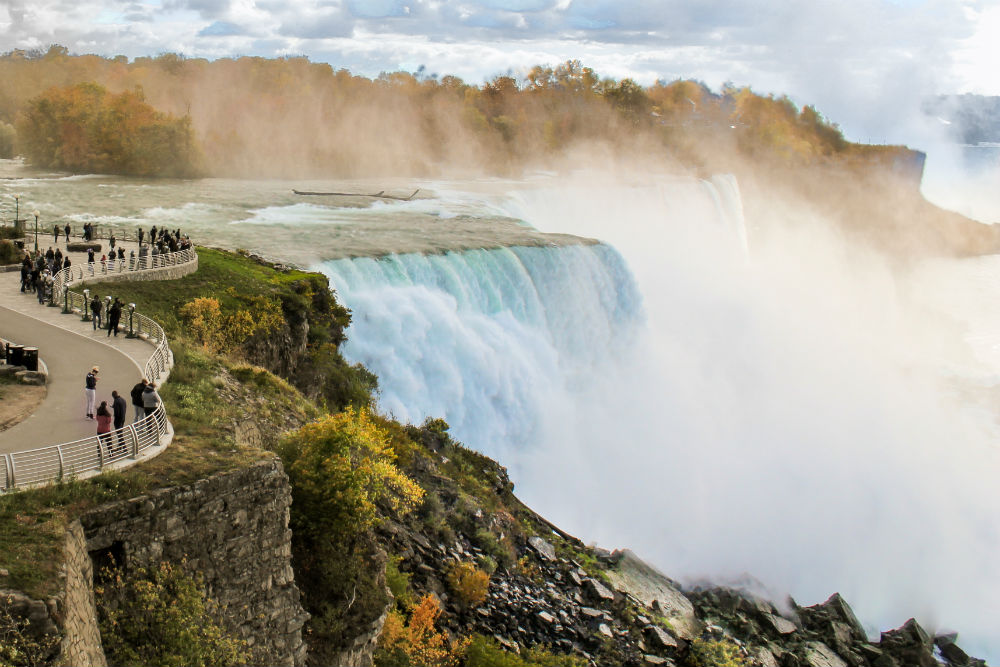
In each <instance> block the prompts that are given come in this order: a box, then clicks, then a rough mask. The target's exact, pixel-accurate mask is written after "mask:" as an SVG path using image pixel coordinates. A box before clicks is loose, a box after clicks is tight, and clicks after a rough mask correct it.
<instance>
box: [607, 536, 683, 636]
mask: <svg viewBox="0 0 1000 667" xmlns="http://www.w3.org/2000/svg"><path fill="white" fill-rule="evenodd" d="M615 558H616V560H617V567H616V568H615V569H614V570H611V571H609V572H608V580H609V581H610V582H611V584H612V586H614V587H615V588H618V589H620V590H623V591H626V592H627V593H628V594H629V595H631V596H633V597H635V598H637V599H638V600H641V601H642V603H643V604H644V605H645V606H647V607H650V608H652V609H653V610H654V611H656V612H657V613H659V614H661V615H662V616H663V617H664V618H666V619H667V620H668V621H670V625H671V627H672V628H673V630H674V633H675V634H676V635H677V636H678V637H680V638H681V639H684V640H687V641H692V640H694V639H696V638H697V637H698V636H699V635H700V634H701V625H702V624H701V621H699V620H698V618H697V616H696V615H695V611H694V605H693V604H691V601H690V600H689V599H688V598H687V596H685V595H684V594H683V593H682V592H681V590H680V587H679V586H678V585H677V584H676V583H675V582H674V581H673V580H672V579H670V578H669V577H667V576H666V575H664V574H663V573H661V572H660V571H659V570H657V569H656V568H654V567H652V566H651V565H649V564H647V563H646V562H644V561H642V560H641V559H640V558H639V557H638V556H636V555H635V554H634V553H632V552H631V551H628V550H624V551H619V552H615Z"/></svg>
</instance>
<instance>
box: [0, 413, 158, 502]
mask: <svg viewBox="0 0 1000 667" xmlns="http://www.w3.org/2000/svg"><path fill="white" fill-rule="evenodd" d="M166 432H167V413H166V411H165V410H164V409H163V403H160V404H159V405H158V406H157V407H156V410H154V411H153V412H152V414H148V415H146V416H145V417H143V418H142V419H141V420H139V421H137V422H134V423H132V424H127V425H126V426H123V427H122V428H120V429H117V430H114V431H111V432H110V433H104V434H102V435H92V436H90V437H87V438H82V439H80V440H74V441H73V442H65V443H62V444H60V445H50V446H48V447H39V448H38V449H32V450H28V451H24V452H14V453H13V454H3V455H2V456H3V465H2V466H0V489H3V490H5V491H10V490H12V489H15V488H23V487H27V486H34V485H37V484H43V483H46V482H56V481H67V480H70V479H73V478H75V477H78V476H81V475H84V474H86V473H90V472H97V471H101V470H104V469H105V468H106V467H108V466H110V465H112V464H113V463H116V462H118V461H122V460H125V459H132V460H135V459H138V458H139V456H140V455H141V454H142V453H143V452H144V451H145V450H147V449H149V448H150V447H155V446H157V445H159V444H160V436H161V435H163V434H164V433H166Z"/></svg>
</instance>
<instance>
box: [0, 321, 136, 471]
mask: <svg viewBox="0 0 1000 667" xmlns="http://www.w3.org/2000/svg"><path fill="white" fill-rule="evenodd" d="M36 306H37V302H36ZM39 307H40V306H39ZM63 317H66V318H67V319H70V318H72V319H74V320H76V321H77V322H79V323H80V324H81V325H86V326H87V328H88V329H90V327H91V325H90V323H88V322H82V321H80V318H79V317H78V316H71V315H64V316H63ZM104 333H105V334H106V332H104ZM121 335H122V334H119V336H121ZM0 337H3V338H6V339H8V340H14V341H17V342H18V343H23V344H27V345H32V346H34V347H37V348H38V349H39V354H41V355H42V358H43V360H44V361H45V364H46V366H48V370H49V380H48V395H47V396H46V397H45V400H43V401H42V404H41V405H40V406H38V408H37V409H36V410H35V412H34V413H33V414H32V415H31V416H30V417H28V418H27V419H25V420H24V421H22V422H21V423H19V424H17V425H15V426H13V427H11V428H9V429H7V430H6V431H2V432H0V453H9V452H15V451H21V450H24V449H33V448H35V447H43V446H45V445H51V444H53V443H57V442H69V441H71V440H78V439H80V438H85V437H87V436H89V435H94V434H95V433H97V422H96V421H94V420H91V419H86V418H85V416H84V413H85V408H86V401H85V398H84V393H83V387H84V378H85V376H86V375H87V371H89V370H90V368H91V367H92V366H99V367H100V369H101V370H100V372H99V373H98V374H97V376H98V382H97V404H98V405H100V404H101V401H108V406H109V407H110V405H111V400H112V399H111V391H112V390H113V389H117V390H118V393H119V394H121V395H122V396H124V397H125V400H126V401H127V402H128V404H129V411H128V412H129V414H128V415H127V421H131V420H132V414H131V413H132V406H131V403H132V400H131V398H129V392H130V391H131V389H132V386H133V385H134V384H135V383H136V382H138V381H139V378H140V377H141V375H142V369H141V368H140V367H139V366H138V364H136V363H135V361H133V360H132V359H131V358H130V357H129V356H128V355H126V354H125V353H124V352H122V351H121V350H119V349H117V348H115V347H114V346H113V345H109V344H107V343H104V342H103V341H101V340H99V339H96V336H95V337H91V336H87V335H86V334H82V333H76V332H72V331H68V330H66V329H63V328H60V327H56V326H53V325H51V324H48V323H46V322H43V321H41V320H38V319H35V318H33V317H30V316H28V315H24V314H21V313H17V312H14V311H12V310H10V309H8V308H2V307H0ZM147 347H148V345H147Z"/></svg>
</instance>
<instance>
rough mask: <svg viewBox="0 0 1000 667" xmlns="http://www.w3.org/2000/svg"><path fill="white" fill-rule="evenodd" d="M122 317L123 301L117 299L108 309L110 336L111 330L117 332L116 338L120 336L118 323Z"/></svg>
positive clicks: (109, 334)
mask: <svg viewBox="0 0 1000 667" xmlns="http://www.w3.org/2000/svg"><path fill="white" fill-rule="evenodd" d="M121 319H122V302H121V301H120V300H119V299H115V302H114V303H113V304H111V307H110V308H109V309H108V336H109V337H110V336H111V332H112V331H114V332H115V338H117V337H118V323H119V322H121Z"/></svg>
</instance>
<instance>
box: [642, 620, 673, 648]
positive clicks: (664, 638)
mask: <svg viewBox="0 0 1000 667" xmlns="http://www.w3.org/2000/svg"><path fill="white" fill-rule="evenodd" d="M642 636H643V637H645V638H646V641H647V642H649V644H650V646H652V647H653V648H654V649H658V650H671V651H672V650H675V649H677V640H676V639H674V638H673V637H672V636H671V635H670V633H669V632H667V631H666V630H664V629H663V628H661V627H659V626H657V625H647V626H646V627H645V628H643V629H642Z"/></svg>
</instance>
